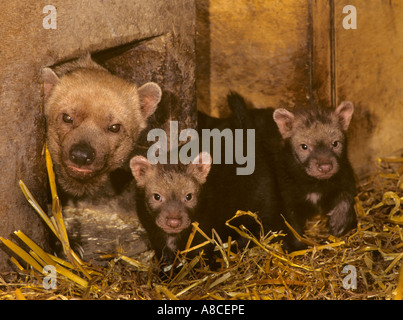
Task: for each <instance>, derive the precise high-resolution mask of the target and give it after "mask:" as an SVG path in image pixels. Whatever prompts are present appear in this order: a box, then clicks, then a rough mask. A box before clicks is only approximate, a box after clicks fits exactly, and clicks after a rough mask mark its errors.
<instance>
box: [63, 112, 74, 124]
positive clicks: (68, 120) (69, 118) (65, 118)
mask: <svg viewBox="0 0 403 320" xmlns="http://www.w3.org/2000/svg"><path fill="white" fill-rule="evenodd" d="M62 119H63V121H64V122H66V123H73V118H72V117H70V116H69V115H68V114H67V113H63V117H62Z"/></svg>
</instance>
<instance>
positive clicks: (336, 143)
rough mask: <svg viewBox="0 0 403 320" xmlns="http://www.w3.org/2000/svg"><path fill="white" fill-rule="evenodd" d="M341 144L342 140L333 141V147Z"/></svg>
mask: <svg viewBox="0 0 403 320" xmlns="http://www.w3.org/2000/svg"><path fill="white" fill-rule="evenodd" d="M339 144H340V141H337V140H336V141H333V142H332V147H333V148H337V147H338V146H339Z"/></svg>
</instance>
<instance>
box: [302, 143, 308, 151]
mask: <svg viewBox="0 0 403 320" xmlns="http://www.w3.org/2000/svg"><path fill="white" fill-rule="evenodd" d="M301 149H302V150H308V149H309V147H308V145H307V144H305V143H303V144H301Z"/></svg>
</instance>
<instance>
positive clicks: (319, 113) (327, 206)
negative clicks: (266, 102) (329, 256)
mask: <svg viewBox="0 0 403 320" xmlns="http://www.w3.org/2000/svg"><path fill="white" fill-rule="evenodd" d="M231 94H232V95H233V98H234V99H238V100H240V99H241V100H243V98H242V97H240V96H239V95H238V94H236V93H231ZM231 109H232V111H233V113H234V115H235V117H236V118H237V119H238V122H241V123H242V124H243V126H244V127H245V128H255V129H256V134H257V135H258V136H259V137H258V139H257V140H258V142H257V145H256V149H258V148H259V149H262V150H264V152H266V154H267V155H268V157H267V161H268V162H270V163H271V165H272V168H273V172H275V175H276V180H277V185H278V189H279V192H280V195H281V198H282V201H283V205H284V206H285V212H284V216H285V218H286V220H287V221H288V222H289V223H290V224H291V225H292V226H293V228H294V229H295V230H296V231H297V232H298V233H299V234H302V233H303V231H304V226H305V222H306V220H307V219H308V218H310V217H312V216H314V215H316V214H318V213H322V214H326V215H327V216H328V228H329V231H330V233H331V234H332V235H335V236H341V235H343V234H345V233H347V232H348V231H350V230H351V229H353V228H355V227H356V223H357V219H356V214H355V211H354V196H355V195H356V189H355V179H354V173H353V170H352V167H351V165H350V162H349V161H348V158H347V139H346V131H347V129H348V126H349V124H350V120H351V118H352V115H353V112H354V107H353V104H352V103H351V102H347V101H345V102H342V103H341V104H340V105H339V106H338V107H337V108H336V109H335V110H332V109H330V108H320V107H312V108H300V109H299V108H295V109H294V110H293V111H289V110H286V109H283V108H279V109H276V110H273V109H260V110H256V109H255V110H247V107H246V104H245V103H242V102H241V103H238V104H233V105H232V108H231ZM285 231H287V230H285ZM303 247H304V245H303V244H302V243H300V242H299V241H297V240H296V239H294V241H293V243H291V245H289V246H288V249H289V250H296V249H299V248H303Z"/></svg>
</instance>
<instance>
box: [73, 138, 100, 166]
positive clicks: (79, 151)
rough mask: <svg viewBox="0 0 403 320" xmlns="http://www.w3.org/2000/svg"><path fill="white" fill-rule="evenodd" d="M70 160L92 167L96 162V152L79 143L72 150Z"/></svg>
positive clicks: (88, 146)
mask: <svg viewBox="0 0 403 320" xmlns="http://www.w3.org/2000/svg"><path fill="white" fill-rule="evenodd" d="M69 158H70V160H71V161H72V162H73V163H75V164H77V165H79V166H85V165H90V164H91V163H93V162H94V160H95V150H94V149H93V148H92V147H91V146H90V145H89V144H87V143H78V144H75V145H73V146H72V147H71V148H70V152H69Z"/></svg>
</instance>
